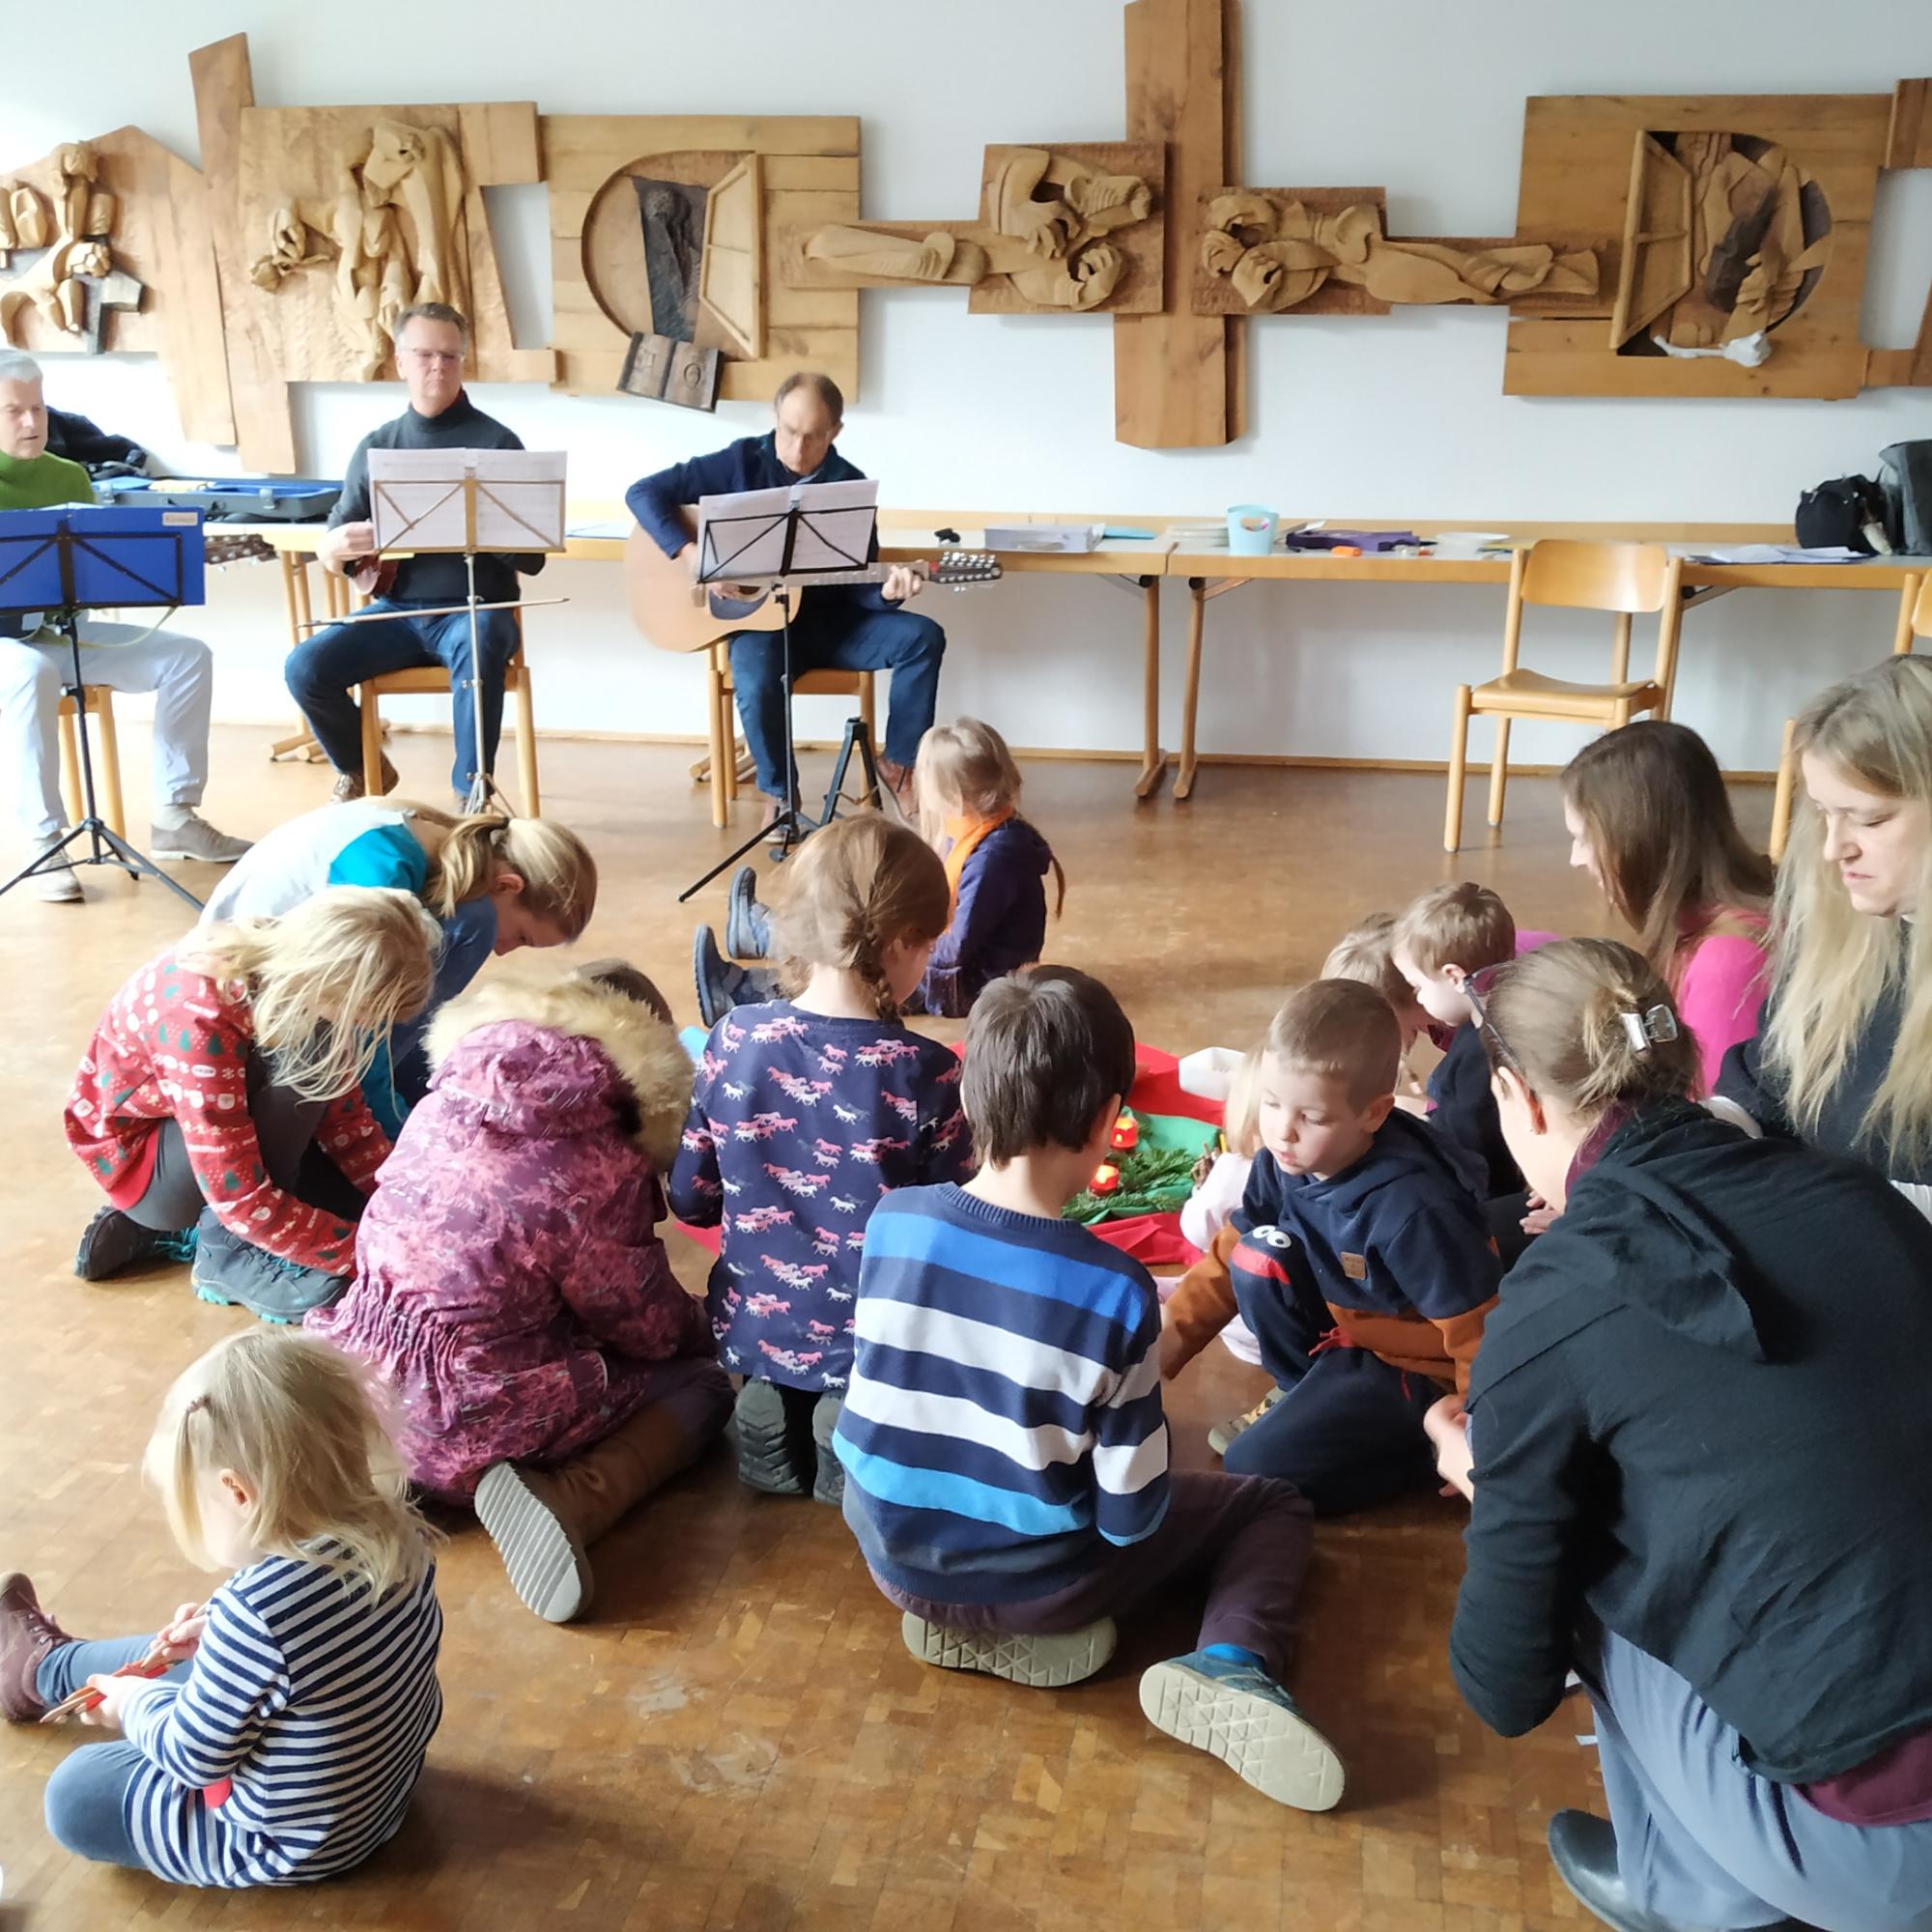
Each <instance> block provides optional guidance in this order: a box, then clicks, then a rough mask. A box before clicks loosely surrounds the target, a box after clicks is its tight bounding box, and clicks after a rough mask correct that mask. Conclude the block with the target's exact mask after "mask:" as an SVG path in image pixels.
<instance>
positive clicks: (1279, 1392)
mask: <svg viewBox="0 0 1932 1932" xmlns="http://www.w3.org/2000/svg"><path fill="white" fill-rule="evenodd" d="M1287 1393H1288V1391H1287V1390H1286V1389H1285V1388H1279V1387H1277V1388H1271V1389H1269V1390H1268V1392H1267V1394H1266V1395H1264V1396H1263V1397H1262V1399H1261V1401H1259V1402H1258V1403H1256V1404H1255V1406H1254V1407H1252V1408H1251V1409H1249V1410H1248V1411H1247V1413H1246V1414H1245V1415H1231V1416H1230V1417H1229V1418H1228V1419H1227V1421H1226V1422H1217V1423H1216V1424H1215V1425H1214V1426H1213V1428H1212V1429H1210V1430H1209V1431H1208V1448H1210V1449H1211V1450H1213V1452H1214V1453H1215V1455H1217V1456H1225V1455H1226V1454H1227V1453H1228V1445H1229V1443H1231V1442H1232V1441H1234V1439H1235V1437H1236V1436H1237V1435H1246V1434H1247V1433H1248V1431H1249V1430H1251V1429H1252V1428H1253V1427H1254V1426H1255V1424H1256V1423H1258V1422H1259V1421H1260V1420H1261V1419H1262V1417H1263V1416H1264V1415H1265V1414H1266V1413H1267V1412H1268V1410H1269V1409H1271V1408H1272V1407H1273V1406H1275V1404H1276V1403H1278V1402H1279V1401H1280V1400H1281V1399H1282V1398H1283V1397H1284V1396H1285V1395H1287Z"/></svg>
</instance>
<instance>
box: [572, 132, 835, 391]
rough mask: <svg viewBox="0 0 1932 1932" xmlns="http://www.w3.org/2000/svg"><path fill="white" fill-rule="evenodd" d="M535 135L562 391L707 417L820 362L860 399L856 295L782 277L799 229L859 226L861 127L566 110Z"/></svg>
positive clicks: (820, 367)
mask: <svg viewBox="0 0 1932 1932" xmlns="http://www.w3.org/2000/svg"><path fill="white" fill-rule="evenodd" d="M540 128H541V139H542V146H543V171H544V178H545V180H546V181H548V182H549V184H550V202H551V244H552V246H551V276H552V284H553V303H552V307H553V311H554V318H555V320H554V324H553V329H552V334H553V340H554V343H555V346H556V352H557V374H558V382H559V385H560V386H561V387H563V388H566V389H568V390H570V391H571V392H572V393H573V394H576V395H597V394H605V395H608V394H610V393H611V390H613V389H622V390H623V391H624V392H625V393H627V394H630V395H643V396H648V397H651V398H653V399H656V400H661V401H665V402H676V403H682V404H684V405H686V406H687V407H691V408H698V409H708V408H710V407H712V405H713V403H714V402H715V401H716V400H717V399H718V398H720V397H722V398H724V399H725V400H726V401H735V402H745V401H753V400H757V399H761V398H765V397H769V396H770V394H771V392H772V391H773V390H774V389H775V388H776V387H777V386H778V384H779V382H780V380H781V378H782V377H783V376H784V375H785V373H786V372H787V371H788V370H791V369H796V368H800V367H812V368H819V369H824V370H825V371H827V373H828V374H830V375H831V376H832V377H833V379H834V380H835V381H836V382H837V383H838V384H839V386H840V387H841V388H842V389H844V391H845V393H846V395H847V396H848V397H850V396H853V395H855V394H856V393H857V390H858V384H859V298H858V297H857V295H856V294H854V293H852V292H850V291H849V290H842V289H830V288H808V287H804V286H801V285H799V284H798V283H796V282H794V281H793V280H791V279H790V278H789V277H786V276H782V275H775V274H773V273H772V272H771V270H772V269H773V267H774V266H775V265H776V264H777V263H778V261H779V260H780V248H781V237H782V236H783V235H784V234H786V233H787V232H789V230H790V229H791V228H793V227H794V226H797V225H801V224H806V223H812V224H821V223H822V224H834V223H838V222H844V221H851V220H855V219H856V218H857V216H858V213H859V124H858V123H857V122H856V121H855V120H852V119H850V118H849V117H845V116H838V115H801V116H796V117H791V118H771V119H760V118H753V119H744V118H734V117H731V116H725V115H698V116H661V115H638V116H630V115H625V116H617V115H574V114H566V115H545V116H543V117H542V119H541V122H540ZM639 184H642V185H641V186H640V185H639ZM661 190H662V191H663V195H662V196H661V195H660V191H661ZM672 196H674V197H675V198H676V199H678V200H681V201H682V202H683V204H684V207H685V209H686V211H687V212H688V215H689V219H688V220H687V219H686V217H685V216H684V215H680V214H679V213H676V211H675V209H674V208H673V206H672V204H671V201H670V199H668V198H666V197H672ZM694 229H695V231H696V233H695V241H696V245H695V247H694V245H693V244H694V232H693V231H694ZM694 277H695V279H694Z"/></svg>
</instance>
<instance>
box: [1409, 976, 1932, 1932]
mask: <svg viewBox="0 0 1932 1932" xmlns="http://www.w3.org/2000/svg"><path fill="white" fill-rule="evenodd" d="M1481 1026H1482V1034H1483V1039H1484V1043H1485V1046H1486V1047H1487V1049H1488V1051H1489V1054H1490V1058H1491V1063H1492V1067H1493V1069H1494V1075H1495V1088H1496V1096H1497V1104H1498V1106H1499V1108H1500V1111H1501V1114H1502V1121H1503V1130H1504V1133H1505V1134H1506V1136H1507V1137H1508V1139H1509V1142H1510V1147H1511V1150H1512V1151H1513V1152H1514V1153H1515V1154H1516V1156H1517V1159H1518V1160H1519V1162H1520V1164H1521V1166H1522V1168H1523V1171H1524V1173H1525V1175H1526V1176H1527V1177H1528V1179H1529V1182H1530V1185H1531V1186H1533V1187H1535V1188H1536V1189H1537V1190H1538V1191H1539V1192H1541V1193H1542V1194H1543V1195H1544V1196H1545V1198H1546V1199H1548V1201H1549V1203H1550V1205H1551V1206H1552V1207H1555V1208H1560V1209H1561V1210H1562V1212H1561V1218H1560V1219H1558V1220H1557V1221H1556V1222H1555V1223H1554V1224H1553V1225H1552V1226H1551V1228H1550V1229H1549V1231H1548V1233H1547V1234H1545V1235H1544V1236H1542V1237H1541V1238H1540V1239H1539V1240H1538V1241H1536V1242H1535V1243H1534V1245H1533V1246H1532V1247H1531V1249H1530V1251H1529V1253H1528V1254H1527V1255H1526V1256H1525V1257H1524V1258H1523V1260H1521V1261H1520V1262H1519V1263H1518V1264H1517V1265H1516V1268H1515V1269H1514V1270H1513V1271H1512V1273H1511V1274H1510V1275H1509V1277H1508V1279H1507V1280H1506V1281H1505V1283H1504V1287H1503V1293H1502V1300H1501V1303H1500V1305H1499V1306H1498V1307H1497V1308H1496V1310H1495V1311H1494V1312H1493V1313H1492V1315H1491V1317H1490V1321H1489V1324H1488V1327H1487V1330H1486V1332H1485V1335H1484V1339H1483V1347H1482V1350H1481V1352H1480V1353H1479V1354H1478V1355H1477V1357H1476V1362H1475V1367H1474V1371H1473V1373H1472V1375H1471V1377H1470V1384H1469V1394H1468V1401H1467V1410H1466V1415H1465V1414H1463V1412H1462V1411H1461V1410H1459V1409H1458V1408H1457V1406H1455V1404H1454V1401H1453V1398H1451V1399H1448V1400H1446V1401H1445V1402H1444V1403H1443V1404H1441V1405H1438V1406H1437V1408H1436V1410H1434V1411H1432V1413H1431V1418H1430V1424H1431V1433H1432V1435H1435V1437H1436V1439H1437V1443H1438V1448H1439V1453H1440V1458H1441V1466H1442V1470H1443V1473H1444V1475H1445V1476H1447V1477H1449V1478H1450V1480H1452V1481H1454V1482H1456V1483H1457V1484H1458V1486H1459V1487H1461V1488H1463V1490H1464V1492H1466V1493H1470V1494H1471V1495H1472V1497H1473V1502H1474V1509H1473V1513H1472V1516H1471V1520H1470V1525H1469V1532H1468V1539H1467V1549H1468V1570H1467V1574H1466V1576H1465V1577H1464V1579H1463V1591H1462V1597H1461V1601H1460V1602H1459V1604H1458V1605H1457V1612H1456V1621H1455V1626H1454V1630H1453V1632H1452V1634H1451V1638H1450V1663H1451V1667H1452V1668H1453V1670H1454V1672H1455V1676H1456V1681H1457V1683H1458V1685H1459V1687H1460V1688H1461V1690H1462V1691H1463V1696H1464V1697H1465V1698H1466V1699H1467V1700H1468V1702H1469V1705H1470V1707H1471V1708H1472V1709H1473V1710H1474V1711H1475V1712H1476V1713H1477V1715H1478V1716H1479V1717H1481V1718H1482V1719H1484V1721H1485V1722H1487V1723H1489V1724H1490V1725H1491V1726H1492V1727H1493V1728H1494V1729H1496V1730H1498V1731H1500V1732H1502V1733H1503V1734H1504V1735H1506V1736H1511V1737H1514V1736H1518V1735H1520V1734H1521V1733H1522V1732H1525V1731H1528V1730H1530V1729H1533V1728H1534V1727H1535V1726H1536V1725H1538V1724H1540V1723H1542V1722H1543V1721H1544V1720H1545V1719H1548V1717H1549V1716H1550V1715H1551V1714H1552V1713H1553V1712H1554V1711H1555V1710H1556V1708H1557V1706H1558V1704H1559V1702H1560V1701H1561V1699H1562V1697H1563V1693H1564V1680H1565V1675H1566V1673H1567V1672H1568V1671H1570V1670H1571V1669H1572V1668H1574V1669H1576V1670H1577V1672H1578V1673H1579V1674H1580V1676H1581V1677H1582V1679H1583V1682H1584V1685H1585V1687H1586V1689H1587V1690H1588V1691H1589V1694H1590V1698H1591V1701H1592V1702H1593V1703H1594V1704H1595V1706H1596V1730H1597V1742H1598V1750H1599V1754H1600V1756H1601V1759H1602V1764H1603V1773H1604V1784H1605V1793H1606V1795H1607V1797H1608V1800H1609V1808H1610V1823H1609V1824H1607V1825H1606V1824H1605V1823H1604V1822H1603V1821H1601V1820H1598V1819H1594V1818H1590V1817H1588V1816H1586V1815H1585V1814H1583V1813H1580V1812H1561V1813H1559V1814H1558V1815H1557V1816H1556V1817H1555V1818H1553V1819H1552V1820H1551V1822H1550V1828H1549V1847H1550V1855H1551V1857H1552V1859H1553V1860H1554V1861H1555V1862H1556V1865H1557V1869H1558V1870H1559V1871H1560V1872H1561V1873H1562V1875H1563V1877H1564V1879H1565V1881H1566V1882H1567V1883H1568V1884H1569V1886H1570V1888H1571V1889H1572V1890H1573V1891H1574V1892H1576V1894H1577V1897H1578V1898H1579V1899H1580V1900H1581V1901H1582V1902H1583V1903H1584V1904H1585V1905H1586V1906H1587V1907H1589V1909H1590V1910H1591V1911H1592V1912H1594V1913H1595V1914H1596V1915H1597V1916H1598V1917H1599V1918H1602V1919H1603V1920H1605V1922H1606V1923H1608V1924H1610V1925H1614V1926H1622V1927H1628V1928H1633V1932H1636V1929H1637V1928H1641V1932H1674V1928H1693V1927H1735V1928H1743V1927H1752V1926H1764V1925H1769V1924H1774V1923H1781V1922H1783V1921H1782V1920H1781V1919H1780V1918H1779V1915H1780V1914H1785V1913H1789V1914H1792V1915H1794V1916H1795V1917H1797V1918H1801V1919H1803V1920H1804V1921H1805V1922H1806V1923H1809V1924H1813V1925H1816V1926H1819V1927H1823V1928H1827V1932H1831V1928H1842V1932H1904V1928H1927V1927H1932V1645H1928V1644H1927V1642H1926V1641H1925V1620H1926V1611H1927V1605H1928V1604H1932V1538H1928V1535H1927V1530H1928V1527H1932V1405H1928V1403H1927V1401H1926V1394H1925V1388H1926V1379H1925V1377H1926V1363H1927V1362H1928V1361H1932V1228H1928V1227H1927V1225H1926V1223H1925V1221H1924V1219H1923V1218H1922V1217H1921V1216H1920V1215H1919V1214H1918V1213H1917V1212H1916V1211H1915V1210H1914V1209H1913V1208H1911V1207H1910V1206H1909V1205H1908V1204H1907V1203H1906V1202H1905V1201H1903V1200H1902V1199H1901V1198H1900V1197H1899V1195H1898V1194H1897V1193H1896V1192H1895V1191H1894V1190H1893V1189H1892V1188H1890V1187H1889V1186H1888V1185H1887V1184H1886V1182H1885V1181H1884V1179H1882V1178H1881V1177H1880V1176H1879V1175H1878V1174H1876V1173H1874V1172H1873V1171H1872V1170H1871V1169H1870V1168H1869V1167H1866V1166H1863V1165H1861V1164H1858V1163H1854V1162H1850V1161H1845V1160H1840V1159H1835V1158H1833V1157H1830V1156H1827V1155H1823V1154H1820V1153H1817V1152H1815V1151H1811V1150H1809V1149H1806V1148H1804V1147H1802V1146H1800V1145H1798V1144H1797V1143H1795V1142H1790V1141H1776V1140H1762V1141H1754V1140H1752V1139H1750V1138H1749V1137H1748V1136H1747V1135H1746V1134H1745V1133H1743V1132H1742V1131H1741V1130H1740V1129H1739V1128H1737V1127H1735V1126H1732V1125H1729V1124H1727V1123H1725V1122H1721V1121H1719V1120H1716V1119H1714V1118H1712V1116H1711V1115H1710V1114H1708V1113H1707V1112H1706V1111H1705V1110H1704V1109H1703V1108H1701V1107H1697V1106H1694V1105H1692V1104H1691V1103H1690V1101H1688V1100H1687V1099H1686V1098H1685V1095H1687V1094H1690V1092H1692V1091H1694V1089H1695V1086H1696V1083H1697V1078H1698V1061H1697V1052H1696V1046H1695V1042H1694V1041H1693V1040H1692V1038H1691V1037H1690V1033H1689V1031H1688V1030H1680V1028H1679V1027H1678V1023H1677V1017H1676V1013H1675V1010H1674V1009H1673V1008H1672V1006H1671V1004H1670V1000H1669V996H1668V994H1667V993H1666V991H1665V990H1664V987H1663V985H1662V981H1661V980H1659V979H1658V977H1657V975H1656V974H1655V972H1654V971H1653V970H1652V969H1651V968H1650V967H1649V966H1648V965H1647V964H1646V963H1645V962H1644V960H1643V959H1642V958H1641V956H1640V955H1638V954H1637V953H1635V952H1632V951H1631V950H1630V949H1629V948H1627V947H1623V946H1618V945H1615V944H1613V943H1612V942H1610V941H1607V940H1573V941H1567V942H1563V943H1559V944H1557V945H1554V946H1549V947H1546V948H1544V949H1543V950H1542V951H1541V952H1536V953H1533V954H1531V955H1529V956H1528V957H1527V958H1525V959H1523V960H1521V961H1520V962H1519V963H1518V964H1516V965H1515V966H1513V967H1511V968H1509V969H1507V970H1506V971H1505V972H1504V973H1502V974H1501V975H1500V976H1499V977H1498V980H1497V983H1496V984H1495V986H1494V987H1493V988H1492V992H1491V995H1490V997H1489V999H1488V1001H1487V1003H1486V1007H1485V1010H1484V1013H1483V1016H1482V1021H1481Z"/></svg>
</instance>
